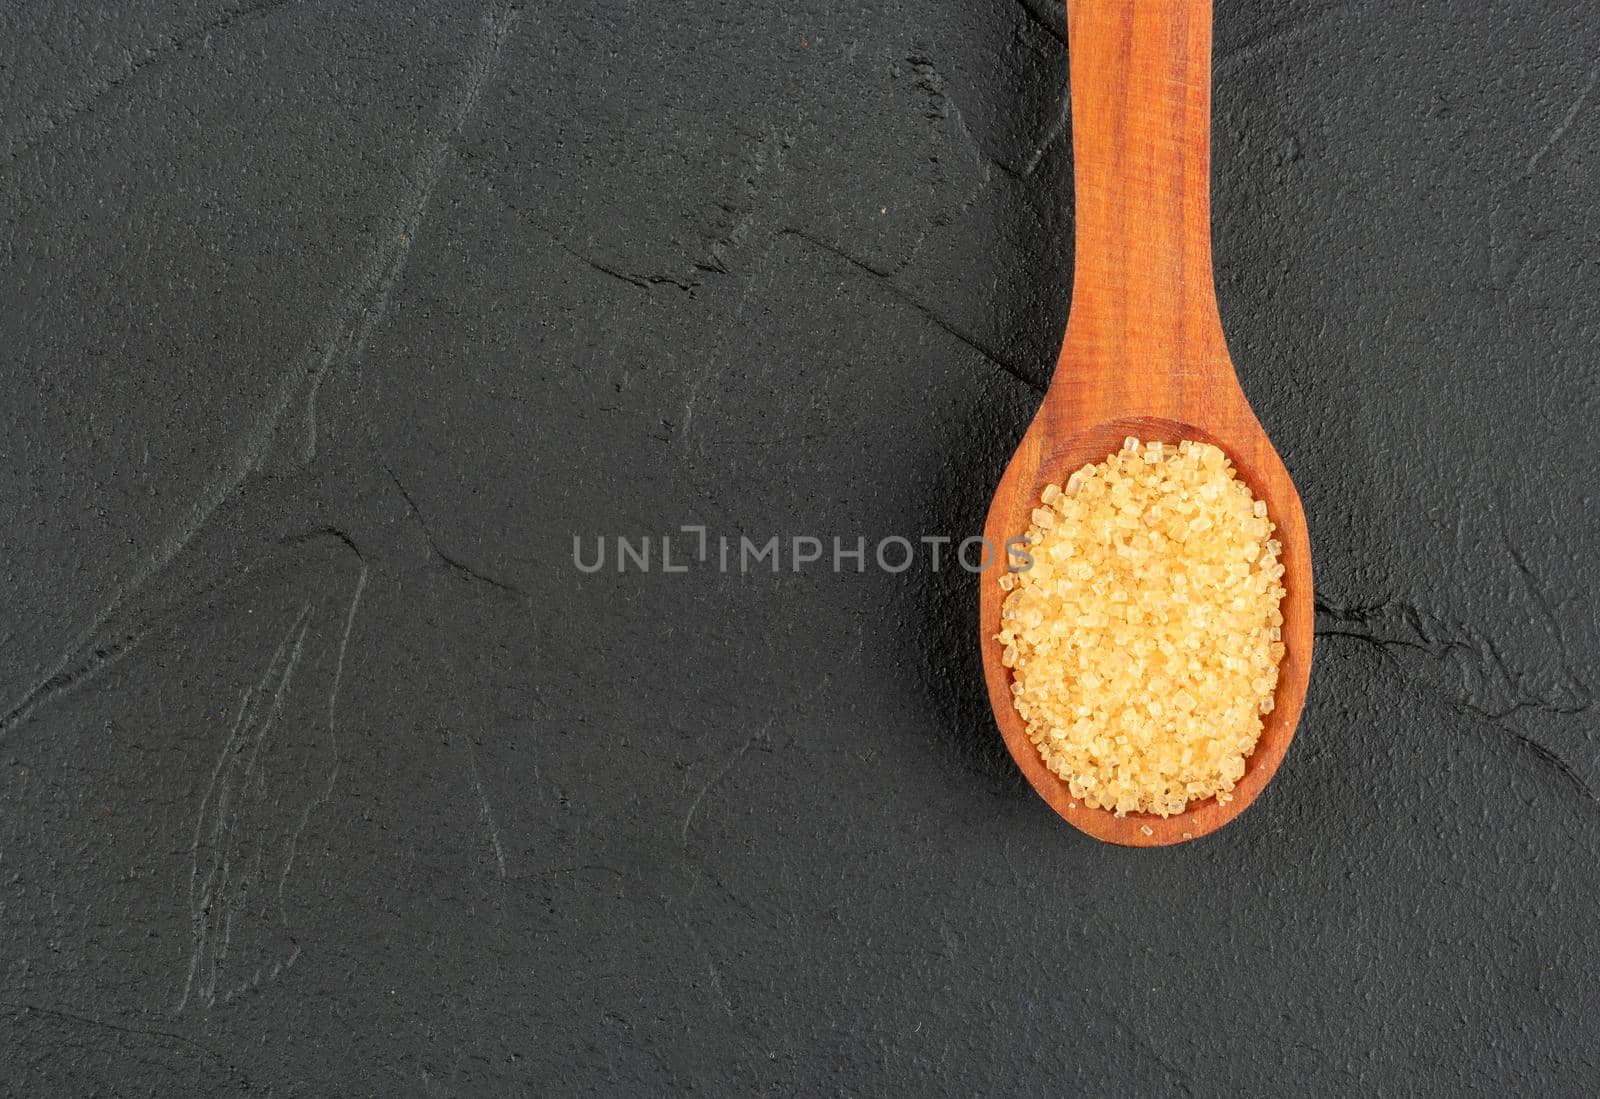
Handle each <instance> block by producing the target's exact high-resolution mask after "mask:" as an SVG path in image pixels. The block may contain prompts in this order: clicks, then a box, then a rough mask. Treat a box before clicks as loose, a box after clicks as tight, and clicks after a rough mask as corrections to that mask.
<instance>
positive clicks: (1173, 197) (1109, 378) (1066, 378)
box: [979, 0, 1312, 847]
mask: <svg viewBox="0 0 1600 1099" xmlns="http://www.w3.org/2000/svg"><path fill="white" fill-rule="evenodd" d="M1067 31H1068V48H1069V58H1068V60H1069V64H1070V67H1071V80H1072V148H1073V158H1074V178H1075V184H1076V204H1077V218H1076V224H1075V227H1074V228H1075V233H1076V237H1077V257H1076V264H1077V268H1076V273H1075V276H1074V278H1073V285H1072V308H1071V312H1070V313H1069V315H1068V320H1067V332H1066V337H1065V339H1064V340H1063V343H1062V347H1061V356H1060V359H1059V360H1058V361H1057V364H1056V371H1055V377H1054V380H1053V381H1052V382H1051V384H1050V389H1049V392H1047V393H1046V394H1045V398H1044V403H1043V405H1042V406H1041V407H1040V409H1039V413H1038V415H1037V416H1036V417H1035V418H1034V421H1033V423H1032V425H1031V426H1029V428H1028V431H1027V434H1026V435H1024V436H1023V439H1022V444H1021V445H1020V446H1019V447H1018V448H1017V452H1016V454H1015V455H1013V456H1012V459H1011V464H1010V465H1009V466H1007V468H1006V472H1005V475H1004V476H1003V477H1002V478H1001V479H1000V486H999V488H998V489H996V490H995V496H994V502H993V503H992V504H991V505H990V507H989V518H988V522H987V523H986V524H985V527H984V534H985V536H986V537H987V538H988V539H989V542H990V544H991V545H993V546H995V547H996V548H997V550H998V549H999V547H1002V546H1003V545H1004V544H1005V541H1006V539H1008V538H1014V537H1017V536H1020V535H1022V534H1023V533H1025V532H1026V531H1027V529H1028V525H1029V516H1030V513H1031V512H1032V510H1033V509H1034V508H1035V507H1037V506H1038V501H1039V495H1040V493H1041V491H1042V490H1043V489H1044V486H1045V485H1047V484H1050V483H1056V484H1060V483H1062V482H1063V481H1065V480H1066V478H1067V476H1068V475H1069V474H1070V473H1071V471H1072V470H1074V469H1077V468H1078V467H1080V466H1082V465H1084V464H1085V463H1087V462H1099V461H1103V460H1104V459H1105V458H1106V457H1107V456H1108V455H1109V454H1111V453H1112V452H1114V451H1116V450H1117V449H1118V448H1119V447H1120V446H1121V444H1122V440H1123V438H1124V437H1125V436H1128V435H1134V436H1137V437H1138V438H1139V439H1141V440H1146V441H1148V440H1160V441H1162V442H1164V443H1177V442H1178V441H1180V440H1182V439H1194V440H1197V441H1202V442H1210V443H1215V444H1216V445H1217V446H1220V447H1221V448H1222V449H1223V451H1224V452H1225V453H1226V454H1227V455H1228V456H1229V457H1230V458H1232V459H1233V463H1234V466H1235V467H1236V468H1237V469H1238V471H1239V475H1240V476H1241V477H1242V478H1243V479H1244V481H1245V483H1246V484H1248V485H1249V486H1250V489H1251V491H1253V492H1254V493H1255V495H1256V498H1257V499H1259V500H1265V501H1266V502H1267V510H1268V516H1269V517H1270V518H1271V519H1272V521H1273V522H1275V523H1276V524H1277V527H1278V529H1277V533H1276V535H1275V537H1277V538H1278V540H1279V541H1280V542H1282V544H1283V551H1282V562H1283V566H1284V570H1285V571H1284V576H1283V586H1284V589H1285V591H1286V593H1287V594H1286V595H1285V597H1284V600H1283V606H1282V611H1283V642H1284V647H1285V652H1284V657H1283V660H1282V662H1281V663H1280V665H1279V675H1278V687H1277V695H1276V698H1275V708H1274V709H1273V711H1272V713H1270V714H1268V715H1267V716H1266V718H1265V719H1264V727H1263V730H1262V734H1261V739H1260V742H1259V743H1258V744H1257V745H1256V749H1255V752H1254V753H1252V754H1251V755H1250V757H1249V758H1248V759H1247V760H1246V761H1245V762H1246V770H1245V773H1244V777H1243V778H1242V779H1240V781H1239V783H1238V784H1237V786H1236V787H1235V788H1234V791H1233V798H1232V800H1231V801H1229V802H1228V803H1227V804H1225V805H1224V804H1218V803H1217V801H1216V799H1215V798H1212V799H1208V800H1206V801H1203V802H1198V803H1190V805H1189V807H1188V809H1187V810H1186V811H1185V812H1183V813H1181V814H1179V815H1177V816H1172V817H1167V818H1165V819H1163V818H1161V817H1159V816H1155V815H1154V814H1147V813H1129V814H1128V815H1127V816H1125V817H1118V816H1116V815H1114V814H1113V813H1112V812H1111V811H1110V810H1106V809H1090V808H1087V807H1085V806H1084V805H1083V804H1082V802H1080V801H1079V800H1078V799H1077V798H1074V797H1073V796H1072V795H1071V793H1070V792H1069V791H1068V790H1067V784H1066V783H1065V782H1063V781H1062V780H1061V779H1059V778H1057V777H1056V776H1055V775H1054V774H1052V773H1051V772H1050V771H1049V770H1047V769H1046V768H1045V765H1044V761H1043V760H1042V759H1041V758H1040V756H1039V752H1038V749H1036V748H1035V747H1034V746H1033V744H1032V743H1031V742H1030V741H1029V740H1028V737H1027V733H1026V729H1025V726H1024V724H1023V721H1022V719H1021V717H1019V716H1018V714H1017V711H1016V709H1015V707H1014V706H1013V705H1012V701H1011V673H1010V671H1009V670H1008V669H1006V668H1004V667H1002V666H1001V663H1000V656H1001V646H1000V645H999V644H998V643H997V642H996V641H995V635H996V634H997V633H999V632H1000V605H1001V603H1002V602H1003V601H1004V598H1005V593H1004V592H1003V591H1001V589H1000V585H999V583H998V580H999V577H1000V576H1001V574H1002V571H1003V569H1004V567H1005V564H1006V560H1005V555H1004V553H1003V552H997V555H996V556H997V560H996V562H995V564H994V565H993V566H992V567H991V568H989V569H988V570H986V571H985V572H984V573H983V575H982V577H981V580H980V598H979V604H980V606H979V629H980V632H981V635H982V640H981V644H982V647H983V668H984V678H985V679H986V680H987V682H988V687H989V701H990V704H991V705H992V706H993V707H994V713H995V720H996V721H997V722H998V724H999V726H1000V731H1001V733H1002V734H1004V736H1005V740H1006V746H1007V747H1008V748H1010V750H1011V754H1012V756H1013V757H1014V758H1015V759H1016V761H1017V765H1018V766H1019V767H1021V768H1022V773H1023V774H1025V775H1026V776H1027V777H1028V781H1029V782H1031V783H1033V787H1034V789H1035V790H1037V791H1038V792H1039V794H1040V795H1041V796H1042V797H1043V798H1044V799H1045V800H1046V801H1048V802H1049V803H1050V805H1051V806H1052V807H1053V808H1054V809H1055V810H1056V812H1058V813H1060V814H1061V815H1062V816H1063V817H1065V818H1066V819H1067V820H1068V821H1069V822H1070V823H1072V824H1073V825H1075V826H1076V827H1078V828H1080V829H1082V830H1083V831H1085V832H1087V833H1089V835H1091V836H1094V837H1095V838H1097V839H1101V840H1106V841H1107V842H1110V843H1119V844H1126V845H1130V846H1137V847H1151V846H1159V845H1162V844H1169V843H1180V842H1182V841H1184V840H1187V839H1193V838H1196V837H1199V836H1203V835H1205V834H1206V833H1208V832H1213V831H1215V830H1216V829H1218V828H1220V827H1222V826H1223V825H1224V824H1226V823H1227V822H1228V821H1230V820H1232V819H1233V818H1234V817H1236V816H1238V814H1239V813H1240V812H1242V811H1243V810H1244V808H1245V807H1246V806H1247V805H1249V804H1250V803H1251V802H1252V801H1253V800H1255V797H1256V795H1257V794H1259V793H1260V792H1261V790H1262V788H1263V787H1265V786H1266V784H1267V782H1268V780H1270V779H1271V778H1272V775H1273V772H1274V771H1276V770H1277V769H1278V764H1279V763H1280V762H1281V761H1282V760H1283V756H1284V753H1285V752H1286V751H1287V750H1288V748H1289V741H1290V739H1291V738H1292V737H1293V736H1294V730H1295V725H1296V723H1297V722H1298V721H1299V719H1300V709H1301V706H1302V704H1303V703H1304V701H1305V693H1306V681H1307V679H1308V678H1309V676H1310V671H1311V637H1312V597H1311V544H1310V541H1309V539H1308V538H1307V536H1306V523H1305V515H1304V513H1303V512H1302V511H1301V508H1300V496H1299V494H1298V493H1297V492H1296V491H1295V487H1294V482H1293V481H1291V480H1290V479H1289V473H1288V471H1287V470H1285V469H1284V466H1283V462H1282V460H1280V459H1279V457H1278V454H1277V452H1276V451H1274V450H1273V448H1272V443H1271V442H1270V441H1269V440H1268V438H1267V435H1266V432H1265V431H1263V430H1262V427H1261V424H1260V423H1259V422H1258V421H1257V420H1256V417H1255V413H1253V412H1252V411H1251V409H1250V404H1249V402H1248V401H1247V400H1246V399H1245V395H1244V390H1243V389H1241V388H1240V386H1239V380H1238V377H1237V375H1236V374H1235V373H1234V369H1233V363H1232V362H1231V361H1230V360H1229V358H1228V347H1227V343H1226V342H1225V341H1224V339H1223V335H1222V320H1221V315H1220V314H1219V313H1218V311H1217V298H1216V288H1215V286H1214V284H1213V281H1212V270H1211V195H1210V166H1211V0H1068V3H1067Z"/></svg>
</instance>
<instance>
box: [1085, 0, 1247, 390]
mask: <svg viewBox="0 0 1600 1099" xmlns="http://www.w3.org/2000/svg"><path fill="white" fill-rule="evenodd" d="M1067 31H1068V42H1069V55H1068V64H1069V66H1070V68H1071V76H1072V149H1073V174H1074V183H1075V191H1076V207H1077V214H1076V224H1075V234H1076V251H1077V255H1076V260H1075V262H1076V270H1075V273H1074V277H1073V291H1072V308H1071V312H1070V314H1069V318H1068V324H1067V339H1066V345H1065V347H1064V349H1063V360H1064V361H1065V360H1066V359H1067V357H1068V355H1069V354H1070V355H1071V356H1072V359H1073V364H1074V367H1075V369H1078V370H1082V369H1084V368H1085V367H1087V368H1089V369H1093V368H1094V366H1095V365H1097V364H1099V365H1101V366H1102V367H1103V368H1105V369H1110V367H1111V365H1112V364H1118V365H1126V364H1128V363H1138V364H1139V367H1140V372H1141V373H1143V372H1144V371H1145V370H1152V371H1154V372H1155V375H1154V376H1151V377H1147V378H1145V379H1144V380H1143V385H1141V387H1140V388H1145V387H1149V388H1150V389H1152V390H1164V391H1172V390H1175V389H1176V390H1183V389H1188V388H1190V387H1191V386H1193V385H1194V384H1195V382H1197V381H1206V380H1218V379H1219V377H1220V372H1222V371H1225V372H1226V378H1227V379H1228V380H1229V381H1230V382H1233V369H1232V367H1231V365H1229V362H1228V356H1227V349H1226V344H1225V343H1224V341H1223V338H1222V325H1221V321H1220V319H1219V317H1218V313H1217V299H1216V288H1215V285H1214V283H1213V279H1212V268H1211V0H1068V4H1067ZM1168 370H1170V371H1175V372H1177V373H1176V374H1175V375H1164V374H1163V371H1168ZM1057 374H1058V377H1059V376H1060V375H1061V374H1062V372H1061V371H1058V372H1057ZM1201 376H1205V377H1201ZM1174 383H1175V384H1174ZM1129 384H1133V382H1132V381H1131V380H1130V382H1129ZM1233 384H1237V383H1236V382H1233ZM1107 396H1109V394H1107ZM1125 396H1126V398H1127V399H1128V403H1129V404H1130V405H1137V404H1138V403H1139V399H1140V394H1137V393H1129V394H1126V395H1125Z"/></svg>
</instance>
